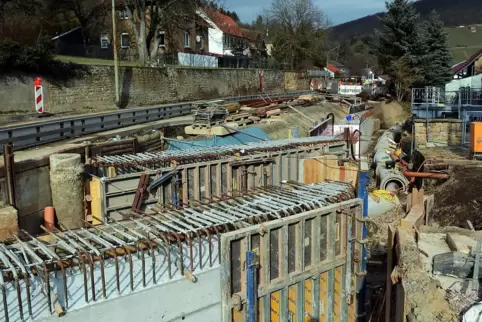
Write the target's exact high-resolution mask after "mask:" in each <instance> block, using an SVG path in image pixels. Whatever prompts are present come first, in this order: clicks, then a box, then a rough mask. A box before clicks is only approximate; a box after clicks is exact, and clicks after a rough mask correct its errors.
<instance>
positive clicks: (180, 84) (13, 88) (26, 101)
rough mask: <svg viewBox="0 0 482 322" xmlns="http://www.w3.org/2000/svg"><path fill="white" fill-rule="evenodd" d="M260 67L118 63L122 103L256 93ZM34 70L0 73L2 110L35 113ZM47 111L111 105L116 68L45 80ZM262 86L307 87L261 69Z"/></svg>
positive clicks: (275, 89) (88, 109)
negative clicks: (209, 67) (150, 65)
mask: <svg viewBox="0 0 482 322" xmlns="http://www.w3.org/2000/svg"><path fill="white" fill-rule="evenodd" d="M260 72H261V70H256V69H224V68H212V69H208V68H197V69H196V68H175V67H167V68H150V67H146V68H141V67H121V68H120V75H119V88H120V100H121V107H137V106H149V105H158V104H164V103H173V102H181V101H194V100H202V99H214V98H220V97H228V96H242V95H250V94H257V93H259V91H260V78H259V74H260ZM34 78H35V75H28V76H25V75H10V76H0V114H10V113H31V112H34V111H35V109H34V89H33V79H34ZM43 85H44V104H45V110H46V111H47V112H51V113H89V112H98V111H105V110H109V109H115V86H114V68H113V67H109V66H93V67H91V68H90V73H89V74H88V75H85V76H84V77H82V78H81V79H75V80H71V81H69V82H67V83H64V84H59V83H57V82H49V81H44V83H43ZM263 87H264V91H265V92H267V93H269V92H281V91H285V90H303V89H309V80H307V79H298V77H297V74H296V73H294V72H283V71H280V70H263Z"/></svg>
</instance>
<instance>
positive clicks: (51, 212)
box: [44, 207, 55, 231]
mask: <svg viewBox="0 0 482 322" xmlns="http://www.w3.org/2000/svg"><path fill="white" fill-rule="evenodd" d="M44 226H45V228H47V229H48V230H49V231H53V230H54V227H55V208H54V207H45V209H44Z"/></svg>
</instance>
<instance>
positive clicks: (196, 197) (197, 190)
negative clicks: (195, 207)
mask: <svg viewBox="0 0 482 322" xmlns="http://www.w3.org/2000/svg"><path fill="white" fill-rule="evenodd" d="M193 181H194V182H193V184H194V187H193V190H194V200H198V201H199V200H200V199H201V198H200V195H201V191H200V190H201V185H200V184H199V167H195V168H194V176H193Z"/></svg>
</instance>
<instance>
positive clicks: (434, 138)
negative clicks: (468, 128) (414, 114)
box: [415, 119, 462, 147]
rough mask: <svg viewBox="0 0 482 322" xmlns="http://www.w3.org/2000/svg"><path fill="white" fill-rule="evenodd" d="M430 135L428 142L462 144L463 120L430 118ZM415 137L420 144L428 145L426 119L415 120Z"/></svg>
mask: <svg viewBox="0 0 482 322" xmlns="http://www.w3.org/2000/svg"><path fill="white" fill-rule="evenodd" d="M428 137H429V140H428V142H434V143H441V144H446V145H460V144H462V121H461V120H457V119H429V120H428ZM415 139H416V142H417V145H418V146H422V147H423V146H426V145H427V124H426V120H425V119H417V120H415Z"/></svg>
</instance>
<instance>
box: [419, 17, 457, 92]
mask: <svg viewBox="0 0 482 322" xmlns="http://www.w3.org/2000/svg"><path fill="white" fill-rule="evenodd" d="M424 29H425V34H426V39H427V47H428V55H427V57H426V60H425V66H424V68H423V69H424V78H425V85H427V86H443V85H445V84H446V83H448V82H450V80H451V78H452V76H451V72H450V69H451V65H452V54H451V52H450V47H449V43H448V38H447V32H446V31H445V28H444V24H443V22H442V21H441V20H440V16H439V15H438V13H437V12H436V11H435V10H434V11H432V12H431V13H430V16H429V18H428V20H427V21H426V22H425V23H424Z"/></svg>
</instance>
